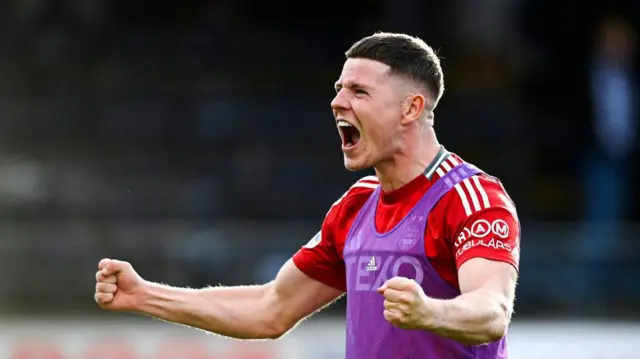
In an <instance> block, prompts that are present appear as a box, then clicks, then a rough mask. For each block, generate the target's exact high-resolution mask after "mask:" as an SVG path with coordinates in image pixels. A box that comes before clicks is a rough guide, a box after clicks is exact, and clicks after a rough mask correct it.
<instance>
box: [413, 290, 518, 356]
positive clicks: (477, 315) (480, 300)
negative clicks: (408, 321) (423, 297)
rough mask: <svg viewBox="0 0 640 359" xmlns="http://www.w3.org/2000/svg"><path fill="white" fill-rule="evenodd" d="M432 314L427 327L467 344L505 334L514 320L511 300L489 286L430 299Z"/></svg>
mask: <svg viewBox="0 0 640 359" xmlns="http://www.w3.org/2000/svg"><path fill="white" fill-rule="evenodd" d="M426 305H428V306H429V307H430V308H429V310H428V311H429V312H430V313H431V315H429V317H427V318H425V324H424V329H426V330H428V331H431V332H433V333H436V334H438V335H441V336H444V337H447V338H451V339H454V340H456V341H458V342H460V343H463V344H467V345H475V344H484V343H490V342H493V341H496V340H499V339H500V338H502V337H503V336H504V334H505V332H506V330H507V326H508V323H509V320H510V316H511V315H510V313H509V309H508V308H510V306H509V303H508V302H507V299H506V298H504V297H503V296H500V295H496V294H495V293H492V292H490V291H487V290H482V289H479V290H476V291H473V292H469V293H465V294H462V295H460V296H458V297H457V298H455V299H450V300H440V299H428V303H426Z"/></svg>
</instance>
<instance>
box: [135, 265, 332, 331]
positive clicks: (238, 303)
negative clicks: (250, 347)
mask: <svg viewBox="0 0 640 359" xmlns="http://www.w3.org/2000/svg"><path fill="white" fill-rule="evenodd" d="M342 293H343V292H342V291H340V290H338V289H335V288H333V287H330V286H328V285H326V284H323V283H321V282H319V281H316V280H314V279H311V278H309V277H308V276H306V275H305V274H304V273H302V272H301V271H300V270H299V269H298V268H297V267H296V266H295V265H294V264H293V262H292V261H291V260H289V261H288V262H287V263H286V264H285V265H284V266H283V267H282V269H280V272H279V273H278V275H277V276H276V278H275V280H273V281H272V282H269V283H267V284H264V285H259V286H241V287H218V288H207V289H199V290H193V289H181V288H173V287H168V286H164V285H159V284H149V285H147V286H146V288H145V290H144V291H143V294H142V295H141V300H140V302H139V303H140V304H139V306H138V309H137V311H138V312H141V313H144V314H148V315H151V316H154V317H156V318H159V319H163V320H166V321H169V322H174V323H178V324H184V325H187V326H191V327H195V328H200V329H203V330H206V331H209V332H212V333H216V334H220V335H223V336H227V337H233V338H238V339H275V338H279V337H280V336H282V335H284V334H285V333H287V332H288V331H289V330H290V329H292V328H293V327H294V326H295V325H296V324H297V323H298V322H299V321H300V320H302V319H304V318H305V317H307V316H309V315H310V314H312V313H314V312H316V311H317V310H319V309H321V308H322V307H324V306H326V305H327V304H329V303H331V302H333V301H334V300H336V299H337V298H338V297H339V296H340V295H342Z"/></svg>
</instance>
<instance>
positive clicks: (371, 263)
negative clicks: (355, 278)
mask: <svg viewBox="0 0 640 359" xmlns="http://www.w3.org/2000/svg"><path fill="white" fill-rule="evenodd" d="M364 270H366V271H367V272H373V271H377V270H378V266H377V265H376V257H371V259H370V260H369V263H367V266H366V267H365V268H364Z"/></svg>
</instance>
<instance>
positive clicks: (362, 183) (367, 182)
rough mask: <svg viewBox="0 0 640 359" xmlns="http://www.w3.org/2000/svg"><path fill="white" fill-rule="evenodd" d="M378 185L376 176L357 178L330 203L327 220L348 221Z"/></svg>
mask: <svg viewBox="0 0 640 359" xmlns="http://www.w3.org/2000/svg"><path fill="white" fill-rule="evenodd" d="M379 185H380V182H379V181H378V178H377V177H376V176H365V177H362V178H360V179H359V180H357V181H356V182H355V183H353V184H352V185H351V187H349V188H348V189H347V190H346V191H345V192H344V193H343V194H342V196H340V198H338V199H337V200H336V201H335V202H334V203H333V204H332V205H331V208H330V209H329V212H327V216H326V218H327V220H329V221H330V222H336V221H341V222H344V221H348V220H349V219H350V217H353V216H355V215H356V214H357V213H358V211H359V210H360V209H361V208H362V207H363V206H364V204H365V202H367V200H368V199H369V197H370V196H371V194H372V193H373V191H374V190H375V189H376V188H377V187H378V186H379Z"/></svg>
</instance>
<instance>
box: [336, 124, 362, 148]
mask: <svg viewBox="0 0 640 359" xmlns="http://www.w3.org/2000/svg"><path fill="white" fill-rule="evenodd" d="M338 130H340V138H342V147H344V148H351V147H354V146H355V145H357V144H358V141H360V131H359V130H358V129H357V128H356V127H355V126H353V125H351V124H350V123H349V122H347V121H344V120H339V121H338Z"/></svg>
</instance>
